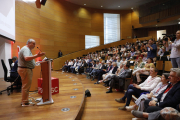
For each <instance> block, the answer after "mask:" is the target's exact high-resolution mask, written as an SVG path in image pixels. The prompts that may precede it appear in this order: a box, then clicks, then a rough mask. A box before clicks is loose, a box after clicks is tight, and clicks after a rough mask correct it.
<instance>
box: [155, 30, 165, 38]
mask: <svg viewBox="0 0 180 120" xmlns="http://www.w3.org/2000/svg"><path fill="white" fill-rule="evenodd" d="M162 34H166V30H158V31H157V40H159V37H160V38H161V39H162V38H163V36H164V35H162Z"/></svg>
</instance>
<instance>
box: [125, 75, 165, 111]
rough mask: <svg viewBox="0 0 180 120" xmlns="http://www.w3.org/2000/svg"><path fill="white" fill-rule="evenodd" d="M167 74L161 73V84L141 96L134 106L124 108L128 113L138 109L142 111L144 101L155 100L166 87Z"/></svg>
mask: <svg viewBox="0 0 180 120" xmlns="http://www.w3.org/2000/svg"><path fill="white" fill-rule="evenodd" d="M168 77H169V73H163V74H162V77H161V82H159V84H158V85H157V86H156V87H155V88H154V89H153V90H152V91H151V92H150V93H147V94H142V95H141V96H140V97H139V98H138V99H137V100H136V101H135V105H132V106H126V109H127V110H128V111H130V110H135V109H136V107H138V110H139V111H144V101H145V100H148V99H149V100H155V99H156V97H157V96H158V95H159V94H161V93H162V92H163V91H164V90H165V89H166V87H167V85H168V82H169V79H168Z"/></svg>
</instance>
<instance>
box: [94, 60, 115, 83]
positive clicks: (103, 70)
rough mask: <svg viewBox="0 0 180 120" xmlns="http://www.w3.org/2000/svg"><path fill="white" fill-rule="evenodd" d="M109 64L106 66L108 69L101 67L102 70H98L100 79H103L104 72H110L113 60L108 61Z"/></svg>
mask: <svg viewBox="0 0 180 120" xmlns="http://www.w3.org/2000/svg"><path fill="white" fill-rule="evenodd" d="M107 64H108V66H107V67H106V69H101V70H99V71H98V73H97V76H98V81H99V80H101V79H102V75H103V74H106V73H108V72H109V71H110V70H111V69H112V65H111V64H112V62H111V61H110V62H108V63H107ZM98 81H97V82H98Z"/></svg>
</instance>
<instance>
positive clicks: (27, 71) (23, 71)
mask: <svg viewBox="0 0 180 120" xmlns="http://www.w3.org/2000/svg"><path fill="white" fill-rule="evenodd" d="M35 45H36V42H35V40H33V39H29V40H28V41H27V43H26V45H25V46H24V47H22V48H21V50H20V51H19V57H18V73H19V75H20V76H21V80H22V90H21V91H22V102H21V104H22V106H33V105H34V104H30V103H29V101H28V97H29V89H30V87H31V82H32V76H33V71H32V69H34V67H35V61H34V59H35V58H37V57H41V56H43V55H44V54H45V53H44V52H39V53H38V54H36V55H32V52H31V50H32V49H34V47H35Z"/></svg>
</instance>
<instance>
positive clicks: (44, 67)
mask: <svg viewBox="0 0 180 120" xmlns="http://www.w3.org/2000/svg"><path fill="white" fill-rule="evenodd" d="M41 71H42V78H43V82H42V88H43V94H42V98H40V99H38V100H39V101H40V102H39V103H37V105H45V104H52V103H54V101H53V99H52V94H51V61H50V60H48V61H43V62H41Z"/></svg>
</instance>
